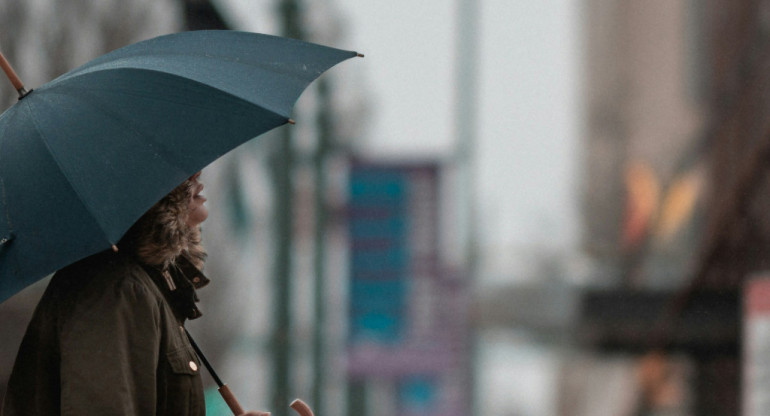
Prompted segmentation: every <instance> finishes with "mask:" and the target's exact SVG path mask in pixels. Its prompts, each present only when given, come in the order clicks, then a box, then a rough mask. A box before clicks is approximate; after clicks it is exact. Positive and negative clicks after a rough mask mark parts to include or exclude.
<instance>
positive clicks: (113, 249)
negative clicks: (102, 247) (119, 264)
mask: <svg viewBox="0 0 770 416" xmlns="http://www.w3.org/2000/svg"><path fill="white" fill-rule="evenodd" d="M112 251H114V252H116V253H117V252H118V246H116V245H115V244H113V245H112Z"/></svg>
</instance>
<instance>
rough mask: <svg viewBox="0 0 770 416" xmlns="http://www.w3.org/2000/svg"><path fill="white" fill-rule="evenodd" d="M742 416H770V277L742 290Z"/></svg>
mask: <svg viewBox="0 0 770 416" xmlns="http://www.w3.org/2000/svg"><path fill="white" fill-rule="evenodd" d="M744 300H745V301H744V325H743V327H744V334H743V345H744V354H743V356H744V362H743V374H744V376H743V377H744V388H743V415H744V416H764V415H769V414H770V275H766V276H760V277H757V278H753V279H748V280H747V283H746V285H745V288H744Z"/></svg>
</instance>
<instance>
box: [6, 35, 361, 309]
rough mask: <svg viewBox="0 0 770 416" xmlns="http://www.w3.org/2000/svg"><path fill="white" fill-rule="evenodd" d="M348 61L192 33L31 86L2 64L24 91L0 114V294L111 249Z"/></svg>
mask: <svg viewBox="0 0 770 416" xmlns="http://www.w3.org/2000/svg"><path fill="white" fill-rule="evenodd" d="M356 55H357V54H356V53H355V52H349V51H343V50H339V49H334V48H329V47H325V46H320V45H315V44H312V43H307V42H302V41H298V40H292V39H286V38H281V37H275V36H268V35H261V34H255V33H245V32H236V31H198V32H184V33H178V34H173V35H166V36H161V37H158V38H154V39H150V40H147V41H143V42H139V43H135V44H133V45H129V46H126V47H124V48H121V49H118V50H115V51H113V52H111V53H108V54H106V55H103V56H101V57H99V58H97V59H95V60H93V61H91V62H89V63H87V64H85V65H83V66H81V67H80V68H77V69H75V70H72V71H70V72H68V73H66V74H64V75H62V76H61V77H59V78H57V79H55V80H53V81H51V82H49V83H46V84H45V85H43V86H41V87H39V88H36V89H35V90H33V91H30V92H27V91H26V90H25V89H24V88H23V85H21V83H20V82H19V81H18V79H16V77H15V75H14V74H13V71H12V70H11V71H9V78H11V79H12V82H13V83H14V86H15V87H16V88H17V90H18V91H19V94H20V97H21V98H20V99H19V102H18V103H16V104H15V105H13V106H12V107H11V108H9V109H8V110H7V111H5V112H4V113H3V114H1V115H0V302H2V301H3V300H5V299H7V298H8V297H10V296H12V295H13V294H15V293H16V292H18V291H19V290H21V289H23V288H24V287H26V286H27V285H29V284H31V283H33V282H35V281H37V280H39V279H41V278H43V277H44V276H46V275H48V274H50V273H52V272H54V271H56V270H57V269H59V268H61V267H63V266H65V265H67V264H70V263H73V262H75V261H77V260H79V259H81V258H84V257H87V256H89V255H91V254H94V253H97V252H99V251H102V250H105V249H109V248H110V247H111V246H112V247H114V245H115V244H116V243H117V242H118V240H120V238H121V237H122V236H123V234H124V233H125V232H126V231H127V230H128V228H129V227H130V226H131V225H132V224H133V223H134V222H135V221H136V220H137V219H139V217H140V216H141V215H142V214H143V213H144V212H145V211H146V210H147V209H149V208H150V207H151V206H152V205H153V204H154V203H155V202H157V201H158V200H160V199H161V198H162V197H163V196H164V195H166V194H167V193H168V192H169V191H171V190H172V189H174V187H176V186H177V185H179V184H180V183H181V182H183V181H184V180H185V179H186V178H188V177H189V176H191V175H192V174H193V173H195V172H197V171H199V170H201V169H202V168H203V167H204V166H206V165H208V164H209V163H211V162H212V161H214V160H215V159H217V158H218V157H219V156H221V155H223V154H224V153H226V152H228V151H229V150H231V149H233V148H235V147H237V146H238V145H240V144H242V143H244V142H246V141H248V140H249V139H252V138H254V137H256V136H258V135H260V134H262V133H264V132H266V131H268V130H271V129H273V128H275V127H278V126H281V125H283V124H286V123H288V122H291V120H290V118H289V116H290V113H291V109H292V107H293V105H294V103H295V102H296V100H297V98H298V97H299V95H300V94H301V93H302V91H303V90H304V89H305V88H306V87H307V86H308V84H309V83H310V82H312V81H313V80H314V79H316V78H317V77H318V76H319V75H321V73H323V72H324V71H326V70H327V69H329V68H330V67H332V66H334V65H335V64H337V63H339V62H341V61H343V60H345V59H348V58H351V57H354V56H356ZM359 56H360V55H359ZM0 61H5V60H4V59H1V60H0ZM0 64H3V66H4V68H7V67H8V65H7V63H4V62H0Z"/></svg>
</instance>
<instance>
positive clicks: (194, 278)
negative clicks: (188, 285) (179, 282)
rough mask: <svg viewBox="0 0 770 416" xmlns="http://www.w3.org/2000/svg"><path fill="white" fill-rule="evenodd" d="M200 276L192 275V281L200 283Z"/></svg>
mask: <svg viewBox="0 0 770 416" xmlns="http://www.w3.org/2000/svg"><path fill="white" fill-rule="evenodd" d="M200 281H201V278H200V277H198V276H195V277H193V283H200Z"/></svg>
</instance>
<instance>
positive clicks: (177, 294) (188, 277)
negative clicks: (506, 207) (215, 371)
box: [1, 252, 208, 416]
mask: <svg viewBox="0 0 770 416" xmlns="http://www.w3.org/2000/svg"><path fill="white" fill-rule="evenodd" d="M193 282H195V283H193ZM206 283H208V279H206V277H205V276H203V275H202V274H201V273H200V272H199V271H198V270H197V269H195V268H194V267H193V266H192V265H191V264H189V262H186V261H185V262H180V265H179V267H176V268H173V270H172V273H169V274H168V275H162V274H161V273H160V272H158V271H156V270H154V269H152V268H149V267H146V266H141V265H139V264H138V263H137V262H136V261H135V260H134V259H133V258H132V257H130V256H128V255H125V254H122V253H112V252H103V253H99V254H97V255H94V256H91V257H89V258H87V259H85V260H82V261H80V262H78V263H75V264H73V265H71V266H68V267H67V268H64V269H62V270H61V271H59V272H58V273H56V275H55V276H54V277H53V278H52V280H51V283H50V284H49V286H48V288H47V289H46V291H45V294H44V295H43V297H42V299H41V300H40V303H39V305H38V306H37V309H36V310H35V313H34V315H33V317H32V321H31V322H30V324H29V327H28V328H27V332H26V334H25V336H24V339H23V341H22V344H21V347H20V349H19V353H18V356H17V358H16V363H15V365H14V368H13V372H12V375H11V378H10V380H9V383H8V391H7V393H6V396H5V400H4V402H3V407H2V412H1V413H2V415H3V416H16V415H25V416H52V415H72V416H88V415H100V416H104V415H136V416H152V415H155V416H164V415H169V416H172V415H173V416H184V415H204V414H205V405H204V402H203V388H202V383H201V377H200V370H201V368H200V367H201V366H200V362H199V361H198V357H197V356H196V354H195V352H194V351H193V349H192V347H191V346H190V342H189V340H188V339H187V337H186V334H185V331H184V327H183V325H184V321H185V319H186V318H197V317H198V316H200V312H199V311H198V309H197V307H196V306H195V302H196V301H197V299H196V297H195V289H194V286H195V287H201V286H203V285H204V284H206ZM172 288H173V290H172Z"/></svg>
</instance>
